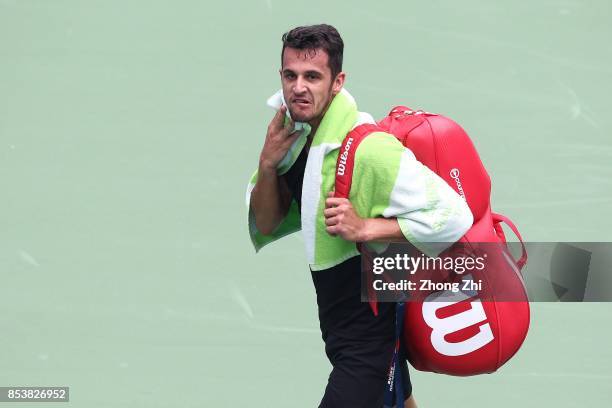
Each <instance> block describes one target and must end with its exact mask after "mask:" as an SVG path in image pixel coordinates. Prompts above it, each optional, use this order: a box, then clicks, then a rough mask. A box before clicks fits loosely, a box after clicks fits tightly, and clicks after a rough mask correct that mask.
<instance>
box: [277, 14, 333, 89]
mask: <svg viewBox="0 0 612 408" xmlns="http://www.w3.org/2000/svg"><path fill="white" fill-rule="evenodd" d="M282 40H283V50H282V52H281V65H282V63H283V55H284V54H285V48H287V47H289V48H295V49H298V50H310V51H314V50H316V49H322V50H324V51H325V52H326V53H327V55H328V56H329V60H328V65H329V68H330V69H331V73H332V78H335V77H336V75H337V74H338V73H339V72H340V71H342V53H343V52H344V42H343V41H342V37H340V34H339V33H338V30H336V29H335V28H334V27H332V26H330V25H328V24H317V25H311V26H303V27H296V28H294V29H293V30H291V31H288V32H286V33H285V34H283V38H282Z"/></svg>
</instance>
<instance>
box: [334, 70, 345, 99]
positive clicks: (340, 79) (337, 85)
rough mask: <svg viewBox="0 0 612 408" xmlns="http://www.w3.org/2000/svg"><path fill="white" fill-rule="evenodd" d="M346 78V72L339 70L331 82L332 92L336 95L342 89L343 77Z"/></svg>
mask: <svg viewBox="0 0 612 408" xmlns="http://www.w3.org/2000/svg"><path fill="white" fill-rule="evenodd" d="M345 78H346V74H345V73H344V72H339V73H338V75H336V78H334V82H333V83H332V93H333V94H334V95H337V94H338V93H340V91H341V90H342V87H343V86H344V79H345Z"/></svg>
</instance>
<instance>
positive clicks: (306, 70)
mask: <svg viewBox="0 0 612 408" xmlns="http://www.w3.org/2000/svg"><path fill="white" fill-rule="evenodd" d="M328 60H329V56H328V55H327V53H326V52H325V51H324V50H322V49H316V50H298V49H295V48H289V47H287V48H285V52H284V54H283V64H282V68H281V70H280V74H281V81H282V84H283V96H284V97H285V102H286V103H287V108H288V109H289V113H290V114H291V118H293V120H294V121H296V122H308V123H310V124H311V125H318V124H319V122H320V121H321V119H322V118H323V115H324V114H325V111H326V110H327V107H328V106H329V103H330V102H331V100H332V99H333V97H334V96H335V95H336V94H337V93H338V92H340V90H341V89H342V85H343V84H344V73H343V72H340V73H339V74H338V75H336V77H335V78H332V75H331V69H330V68H329V65H328Z"/></svg>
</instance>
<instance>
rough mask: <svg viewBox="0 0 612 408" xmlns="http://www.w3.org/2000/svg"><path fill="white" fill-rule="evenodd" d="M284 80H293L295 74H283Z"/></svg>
mask: <svg viewBox="0 0 612 408" xmlns="http://www.w3.org/2000/svg"><path fill="white" fill-rule="evenodd" d="M285 78H287V79H295V74H294V73H293V72H285Z"/></svg>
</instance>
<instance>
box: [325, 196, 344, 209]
mask: <svg viewBox="0 0 612 408" xmlns="http://www.w3.org/2000/svg"><path fill="white" fill-rule="evenodd" d="M347 201H348V200H347V199H346V198H340V197H331V198H328V199H327V200H325V207H326V208H327V207H335V206H338V205H340V204H344V203H345V202H347Z"/></svg>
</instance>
